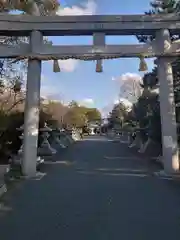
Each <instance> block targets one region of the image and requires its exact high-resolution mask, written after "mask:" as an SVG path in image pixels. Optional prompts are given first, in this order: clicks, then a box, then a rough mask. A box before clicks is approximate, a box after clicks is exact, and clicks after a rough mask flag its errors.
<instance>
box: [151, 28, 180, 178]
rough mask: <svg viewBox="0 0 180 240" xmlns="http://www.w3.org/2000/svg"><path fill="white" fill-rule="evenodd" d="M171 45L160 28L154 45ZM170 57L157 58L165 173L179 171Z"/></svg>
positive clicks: (165, 33)
mask: <svg viewBox="0 0 180 240" xmlns="http://www.w3.org/2000/svg"><path fill="white" fill-rule="evenodd" d="M168 45H169V46H171V39H170V33H169V30H167V29H161V30H159V31H158V32H157V33H156V47H157V49H158V51H160V52H162V53H163V52H165V51H166V46H168ZM171 60H172V59H171V58H168V57H159V58H158V59H157V67H158V79H159V83H160V88H159V90H160V91H159V92H160V93H159V98H160V109H161V110H160V113H161V131H162V150H163V164H164V173H165V174H175V173H177V172H178V171H179V152H178V140H177V127H176V109H175V101H174V89H173V73H172V66H171Z"/></svg>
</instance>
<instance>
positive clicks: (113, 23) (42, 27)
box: [0, 14, 180, 36]
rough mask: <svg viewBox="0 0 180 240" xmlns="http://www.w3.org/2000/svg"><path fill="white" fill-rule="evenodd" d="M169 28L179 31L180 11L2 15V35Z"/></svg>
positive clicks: (117, 32)
mask: <svg viewBox="0 0 180 240" xmlns="http://www.w3.org/2000/svg"><path fill="white" fill-rule="evenodd" d="M159 29H169V30H170V32H171V33H173V34H179V31H180V15H179V14H164V15H163V14H162V15H151V16H148V15H92V16H87V15H86V16H47V17H45V16H40V17H38V16H30V15H29V16H28V15H7V14H5V15H3V14H1V15H0V35H4V36H12V35H13V36H27V35H29V34H30V32H31V31H32V30H38V31H41V32H42V33H43V35H45V36H63V35H66V36H67V35H69V36H72V35H92V34H93V33H96V32H104V33H105V34H106V35H137V34H146V35H153V34H155V31H156V30H159Z"/></svg>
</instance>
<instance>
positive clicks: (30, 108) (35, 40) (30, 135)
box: [22, 31, 43, 177]
mask: <svg viewBox="0 0 180 240" xmlns="http://www.w3.org/2000/svg"><path fill="white" fill-rule="evenodd" d="M42 43H43V36H42V33H41V32H39V31H33V32H32V33H31V35H30V47H31V52H32V53H36V52H37V49H39V48H40V47H41V45H42ZM40 86H41V61H40V60H29V62H28V72H27V84H26V103H25V119H24V144H23V145H24V148H23V160H22V173H23V175H24V176H27V177H35V176H36V163H37V145H38V132H39V131H38V130H39V109H40Z"/></svg>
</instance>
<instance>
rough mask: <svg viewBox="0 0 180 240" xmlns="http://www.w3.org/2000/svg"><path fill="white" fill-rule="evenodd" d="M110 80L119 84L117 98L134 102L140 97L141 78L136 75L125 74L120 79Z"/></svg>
mask: <svg viewBox="0 0 180 240" xmlns="http://www.w3.org/2000/svg"><path fill="white" fill-rule="evenodd" d="M112 80H116V81H118V83H119V97H122V98H124V99H128V100H129V101H130V102H134V101H136V99H137V98H138V97H139V96H140V94H141V87H140V83H141V82H142V77H141V76H140V75H138V74H137V73H125V74H122V75H121V76H120V77H117V78H112Z"/></svg>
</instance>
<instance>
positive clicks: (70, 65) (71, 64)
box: [58, 59, 79, 72]
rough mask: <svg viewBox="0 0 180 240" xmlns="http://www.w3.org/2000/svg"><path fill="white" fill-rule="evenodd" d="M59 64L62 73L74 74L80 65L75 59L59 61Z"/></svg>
mask: <svg viewBox="0 0 180 240" xmlns="http://www.w3.org/2000/svg"><path fill="white" fill-rule="evenodd" d="M58 62H59V66H60V69H61V71H62V72H74V70H75V69H76V68H77V66H78V63H79V61H77V60H75V59H68V60H59V61H58Z"/></svg>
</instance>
